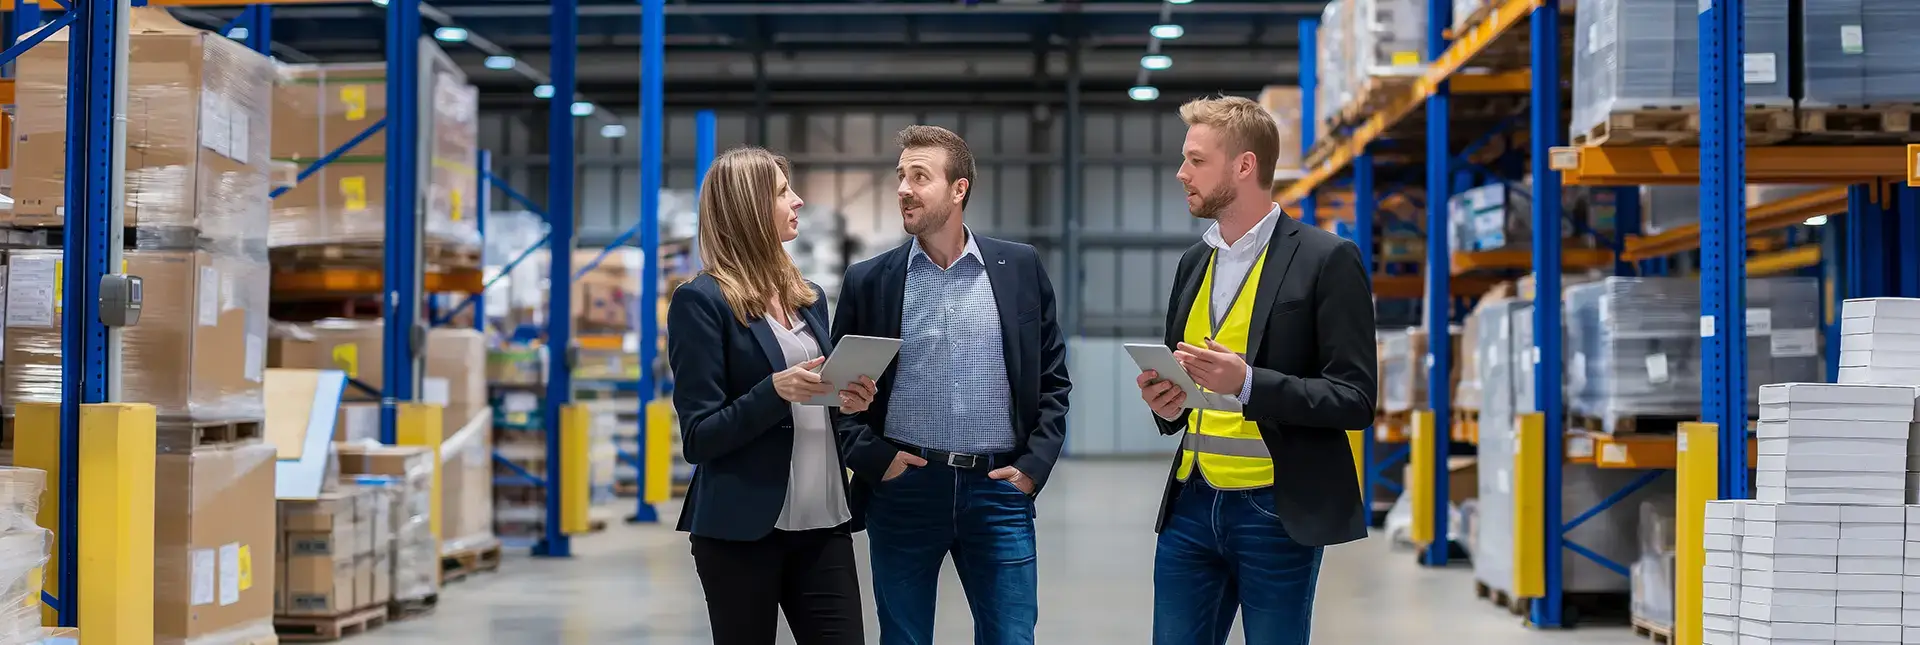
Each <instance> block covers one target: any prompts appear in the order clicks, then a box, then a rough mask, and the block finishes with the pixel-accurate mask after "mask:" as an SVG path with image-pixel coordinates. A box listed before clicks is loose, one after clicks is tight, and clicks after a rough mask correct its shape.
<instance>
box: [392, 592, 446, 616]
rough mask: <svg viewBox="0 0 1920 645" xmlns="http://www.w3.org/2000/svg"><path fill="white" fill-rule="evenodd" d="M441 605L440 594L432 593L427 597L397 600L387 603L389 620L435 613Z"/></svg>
mask: <svg viewBox="0 0 1920 645" xmlns="http://www.w3.org/2000/svg"><path fill="white" fill-rule="evenodd" d="M439 606H440V594H431V595H428V596H427V597H425V598H412V599H408V600H395V601H392V602H389V603H387V620H393V621H400V620H409V619H413V618H419V617H421V616H425V615H427V614H431V613H433V610H434V609H435V608H438V607H439Z"/></svg>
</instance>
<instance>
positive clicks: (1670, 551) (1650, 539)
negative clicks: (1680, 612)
mask: <svg viewBox="0 0 1920 645" xmlns="http://www.w3.org/2000/svg"><path fill="white" fill-rule="evenodd" d="M1674 529H1675V526H1674V519H1673V502H1672V501H1671V500H1647V501H1644V502H1641V503H1640V559H1639V560H1636V561H1634V563H1633V566H1632V578H1633V616H1634V617H1635V618H1639V619H1642V620H1648V621H1652V622H1654V623H1655V624H1659V625H1667V626H1672V625H1673V580H1674V574H1673V565H1674Z"/></svg>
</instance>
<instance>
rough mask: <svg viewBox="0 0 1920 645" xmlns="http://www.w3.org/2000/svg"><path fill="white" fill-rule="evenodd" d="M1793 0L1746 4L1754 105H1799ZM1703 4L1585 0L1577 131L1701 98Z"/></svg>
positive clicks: (1578, 27) (1578, 46)
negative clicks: (1792, 76)
mask: <svg viewBox="0 0 1920 645" xmlns="http://www.w3.org/2000/svg"><path fill="white" fill-rule="evenodd" d="M1787 1H1788V0H1747V2H1746V5H1745V7H1746V8H1745V12H1746V13H1745V21H1744V22H1745V30H1746V40H1745V50H1744V51H1745V56H1744V57H1743V61H1742V62H1743V65H1744V69H1745V73H1746V76H1745V78H1746V83H1745V92H1746V102H1747V104H1748V105H1765V106H1782V107H1791V106H1792V105H1793V98H1792V96H1791V93H1790V91H1789V88H1790V87H1791V84H1790V83H1789V82H1788V78H1787V71H1788V63H1789V62H1790V61H1789V60H1788V56H1787V46H1788V43H1789V41H1790V40H1791V38H1790V35H1789V32H1788V29H1787V27H1788V12H1787V8H1788V5H1787ZM1903 1H1904V0H1903ZM1700 6H1701V5H1700V3H1699V2H1697V1H1696V0H1582V2H1581V3H1580V8H1579V11H1577V12H1575V17H1574V22H1575V29H1574V37H1573V40H1574V43H1573V46H1574V55H1573V78H1574V82H1573V120H1572V122H1571V131H1572V133H1573V136H1575V137H1581V136H1585V135H1587V134H1588V133H1590V132H1592V131H1593V130H1594V128H1595V127H1597V126H1599V125H1600V124H1602V123H1606V122H1607V119H1608V115H1610V114H1613V113H1623V112H1632V111H1637V110H1644V109H1671V108H1676V107H1688V106H1695V105H1697V104H1698V103H1699V99H1700V58H1699V51H1700V37H1699V30H1698V29H1697V28H1696V26H1695V25H1697V24H1698V23H1699V12H1700Z"/></svg>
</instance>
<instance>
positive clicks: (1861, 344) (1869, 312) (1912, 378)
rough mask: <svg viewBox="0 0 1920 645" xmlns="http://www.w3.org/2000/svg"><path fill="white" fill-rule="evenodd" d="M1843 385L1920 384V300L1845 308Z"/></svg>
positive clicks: (1853, 303)
mask: <svg viewBox="0 0 1920 645" xmlns="http://www.w3.org/2000/svg"><path fill="white" fill-rule="evenodd" d="M1840 382H1841V383H1879V384H1886V385H1920V299H1914V298H1861V299H1854V300H1848V301H1846V302H1845V303H1844V304H1842V305H1841V307H1840Z"/></svg>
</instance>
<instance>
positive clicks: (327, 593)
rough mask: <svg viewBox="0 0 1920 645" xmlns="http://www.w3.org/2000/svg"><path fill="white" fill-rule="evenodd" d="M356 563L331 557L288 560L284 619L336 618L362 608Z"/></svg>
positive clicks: (317, 556) (347, 559)
mask: <svg viewBox="0 0 1920 645" xmlns="http://www.w3.org/2000/svg"><path fill="white" fill-rule="evenodd" d="M354 573H355V569H354V560H353V559H352V558H346V559H337V558H334V557H333V556H328V555H289V556H287V588H286V590H285V593H286V601H285V603H283V610H282V615H286V616H336V615H339V614H343V613H346V612H349V611H353V610H354V609H357V608H358V607H356V606H355V603H356V602H358V600H359V598H358V597H357V596H356V595H355V593H354V580H355V578H354Z"/></svg>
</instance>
